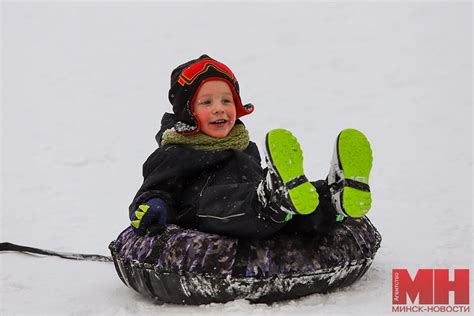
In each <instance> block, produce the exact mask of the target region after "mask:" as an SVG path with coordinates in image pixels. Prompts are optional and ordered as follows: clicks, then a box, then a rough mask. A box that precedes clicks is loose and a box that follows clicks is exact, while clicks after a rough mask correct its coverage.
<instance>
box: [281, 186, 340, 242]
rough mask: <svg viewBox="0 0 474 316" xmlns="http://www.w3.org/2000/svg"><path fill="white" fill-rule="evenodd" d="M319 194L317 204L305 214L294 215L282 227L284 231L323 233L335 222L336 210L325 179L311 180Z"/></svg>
mask: <svg viewBox="0 0 474 316" xmlns="http://www.w3.org/2000/svg"><path fill="white" fill-rule="evenodd" d="M311 183H312V184H313V185H314V187H315V188H316V190H317V191H318V194H319V205H318V207H317V209H316V211H314V212H313V213H311V214H310V215H307V216H294V217H293V218H292V219H291V220H290V221H288V223H287V224H286V226H285V227H284V228H283V231H285V232H300V233H314V232H317V233H325V232H327V231H328V230H330V229H331V228H332V227H333V226H334V225H335V224H336V223H337V212H336V209H335V208H334V205H333V204H332V201H331V192H330V190H329V186H328V184H327V181H326V180H318V181H316V182H311Z"/></svg>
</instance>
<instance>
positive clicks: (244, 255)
mask: <svg viewBox="0 0 474 316" xmlns="http://www.w3.org/2000/svg"><path fill="white" fill-rule="evenodd" d="M380 242H381V237H380V234H379V233H378V231H377V230H376V229H375V227H374V226H373V225H372V223H371V222H370V221H369V220H368V219H367V218H361V219H357V220H355V219H347V220H346V221H344V222H342V223H337V224H336V225H335V226H334V227H333V228H332V229H331V230H330V231H329V232H328V233H325V234H324V235H320V236H318V235H314V236H309V235H304V234H277V235H275V236H272V237H271V238H269V239H265V240H247V239H236V238H231V237H226V236H221V235H217V234H209V233H203V232H200V231H196V230H190V229H184V228H181V227H178V226H176V225H167V226H166V228H165V230H164V231H163V232H162V233H161V234H159V235H156V236H143V237H140V236H136V235H135V234H134V233H133V231H132V230H131V228H127V229H125V230H124V231H123V232H122V233H121V234H120V235H119V236H118V238H117V239H116V240H115V241H113V242H112V243H111V244H110V246H109V249H110V251H111V253H112V258H113V260H114V263H115V268H116V270H117V273H118V275H119V277H120V279H121V280H122V281H123V282H124V283H125V285H127V286H128V287H130V288H132V289H134V290H136V291H137V292H139V293H142V294H144V295H147V296H150V297H152V298H154V299H155V300H156V301H157V302H159V303H175V304H192V305H198V304H207V303H212V302H216V303H224V302H228V301H232V300H235V299H247V300H249V301H251V302H254V303H271V302H274V301H278V300H286V299H294V298H298V297H301V296H305V295H309V294H313V293H325V292H328V291H331V290H334V289H336V288H341V287H344V286H348V285H350V284H352V283H354V282H355V281H357V280H358V279H359V278H360V277H361V276H362V275H364V273H365V272H366V271H367V269H368V268H369V267H370V265H371V263H372V261H373V259H374V256H375V253H376V252H377V250H378V248H379V246H380Z"/></svg>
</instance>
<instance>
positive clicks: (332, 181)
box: [285, 129, 372, 233]
mask: <svg viewBox="0 0 474 316" xmlns="http://www.w3.org/2000/svg"><path fill="white" fill-rule="evenodd" d="M371 168H372V150H371V148H370V143H369V141H368V140H367V138H366V136H365V135H364V134H362V133H361V132H359V131H357V130H355V129H346V130H343V131H342V132H341V133H340V134H339V135H338V137H337V139H336V144H335V147H334V153H333V158H332V161H331V168H330V171H329V175H328V177H327V179H326V180H319V181H316V182H313V185H314V186H315V187H316V189H317V190H318V193H319V206H318V208H317V210H316V211H315V212H314V213H312V214H311V215H309V216H297V217H295V218H294V219H293V220H291V221H290V222H289V223H288V225H287V226H286V227H285V231H299V232H322V233H324V232H325V231H327V230H330V229H331V228H332V227H333V226H334V225H336V224H337V222H340V221H343V220H344V219H345V218H347V217H352V218H359V217H363V216H364V215H366V214H367V212H368V211H369V210H370V207H371V202H372V199H371V192H370V187H369V184H368V183H369V175H370V170H371Z"/></svg>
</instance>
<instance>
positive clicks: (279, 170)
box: [258, 129, 319, 222]
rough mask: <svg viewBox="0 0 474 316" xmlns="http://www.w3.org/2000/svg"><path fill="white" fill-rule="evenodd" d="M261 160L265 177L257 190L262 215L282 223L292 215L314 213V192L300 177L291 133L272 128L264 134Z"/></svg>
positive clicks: (297, 148) (298, 149) (298, 157)
mask: <svg viewBox="0 0 474 316" xmlns="http://www.w3.org/2000/svg"><path fill="white" fill-rule="evenodd" d="M265 160H266V162H267V169H266V172H265V173H266V176H265V179H264V180H263V181H262V182H261V183H260V185H259V188H258V194H259V199H260V202H261V204H262V205H263V207H264V208H263V212H262V216H264V217H269V218H270V219H271V220H273V221H276V222H284V221H288V220H290V219H291V218H292V217H293V215H297V214H298V215H308V214H311V213H312V212H314V210H315V209H316V208H317V206H318V203H319V199H318V192H317V190H316V188H315V187H314V186H313V185H312V184H311V183H310V182H309V180H308V179H307V178H306V176H305V174H304V169H303V152H302V150H301V147H300V144H299V143H298V140H297V139H296V138H295V137H294V136H293V135H292V134H291V132H289V131H287V130H284V129H274V130H272V131H270V132H268V133H267V135H266V138H265Z"/></svg>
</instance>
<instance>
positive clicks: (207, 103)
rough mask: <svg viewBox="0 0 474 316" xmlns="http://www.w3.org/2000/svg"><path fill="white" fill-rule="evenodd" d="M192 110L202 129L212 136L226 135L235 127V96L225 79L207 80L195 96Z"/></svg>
mask: <svg viewBox="0 0 474 316" xmlns="http://www.w3.org/2000/svg"><path fill="white" fill-rule="evenodd" d="M192 110H193V114H194V115H195V116H196V117H197V118H198V119H199V122H200V123H201V131H203V132H204V133H206V134H207V135H209V136H211V137H215V138H222V137H226V136H227V135H228V134H229V132H230V131H231V130H232V128H233V127H234V124H235V117H236V109H235V103H234V98H233V97H232V91H231V90H230V88H229V86H228V85H227V83H225V82H224V81H221V80H211V81H207V82H205V83H204V84H203V85H202V86H201V88H200V89H199V91H198V94H197V95H196V97H195V98H194V101H193V104H192Z"/></svg>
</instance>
